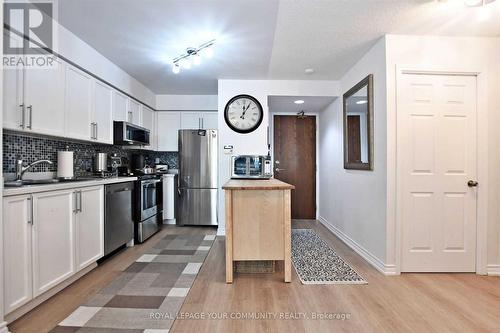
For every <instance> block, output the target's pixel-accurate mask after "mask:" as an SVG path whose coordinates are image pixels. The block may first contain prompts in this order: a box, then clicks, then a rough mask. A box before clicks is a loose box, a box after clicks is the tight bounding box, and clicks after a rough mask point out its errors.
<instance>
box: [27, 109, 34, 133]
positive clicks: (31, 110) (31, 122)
mask: <svg viewBox="0 0 500 333" xmlns="http://www.w3.org/2000/svg"><path fill="white" fill-rule="evenodd" d="M28 111H29V112H30V114H29V120H30V124H29V125H26V128H28V129H32V127H33V126H32V125H33V105H29V106H28Z"/></svg>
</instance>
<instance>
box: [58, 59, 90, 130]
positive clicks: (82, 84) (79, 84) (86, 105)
mask: <svg viewBox="0 0 500 333" xmlns="http://www.w3.org/2000/svg"><path fill="white" fill-rule="evenodd" d="M92 80H93V79H92V77H91V76H90V75H88V74H86V73H84V72H82V71H81V70H79V69H77V68H75V67H73V66H70V65H67V66H66V89H65V95H66V97H65V103H64V106H65V109H66V136H67V137H69V138H73V139H81V140H89V139H93V138H94V130H95V126H94V124H93V122H92V109H93V106H92V84H93V82H92Z"/></svg>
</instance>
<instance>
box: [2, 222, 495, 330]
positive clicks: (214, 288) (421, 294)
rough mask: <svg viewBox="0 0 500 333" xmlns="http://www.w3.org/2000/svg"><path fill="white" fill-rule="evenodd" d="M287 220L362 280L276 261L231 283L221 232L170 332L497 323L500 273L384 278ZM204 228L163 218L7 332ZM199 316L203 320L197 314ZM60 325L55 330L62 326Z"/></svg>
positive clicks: (42, 318) (47, 325)
mask: <svg viewBox="0 0 500 333" xmlns="http://www.w3.org/2000/svg"><path fill="white" fill-rule="evenodd" d="M293 228H294V229H307V228H311V229H313V230H315V231H316V232H317V233H318V235H320V236H321V238H323V239H324V240H326V241H327V243H328V244H329V245H330V246H331V247H333V248H334V249H335V251H336V252H337V253H338V254H339V255H340V256H341V257H342V258H343V259H344V260H345V261H347V262H348V263H349V264H350V265H351V266H353V267H354V268H355V270H356V271H357V272H359V273H360V274H361V275H362V276H363V277H364V278H365V279H366V280H367V282H368V284H366V285H339V284H330V285H303V284H301V283H300V281H299V279H298V277H297V275H296V272H295V270H294V269H292V281H291V283H290V284H285V283H283V282H282V272H281V270H282V267H281V266H277V271H276V273H274V274H237V275H236V276H237V278H236V279H235V280H234V282H233V284H231V285H228V284H226V283H225V269H224V267H225V266H224V265H225V261H224V237H217V238H216V240H215V243H214V244H213V246H212V248H211V250H210V252H209V254H208V256H207V258H206V260H205V262H204V263H203V266H202V267H201V269H200V272H199V274H198V276H197V278H196V280H195V281H194V284H193V286H192V287H191V289H190V291H189V293H188V295H187V297H186V299H185V301H184V304H183V305H182V307H181V309H180V311H179V313H178V319H177V320H175V322H174V324H173V326H172V327H171V329H170V332H195V331H196V332H241V331H245V332H284V331H287V332H314V331H316V332H326V331H332V330H335V331H342V332H347V331H349V332H352V331H357V332H382V331H383V332H402V331H420V332H422V331H428V332H457V331H460V332H477V331H486V332H488V331H490V332H493V331H495V330H496V329H498V326H497V325H498V322H497V320H496V318H497V315H498V313H499V312H500V303H499V302H498V299H499V297H500V279H497V278H493V279H492V278H488V277H483V276H479V275H475V274H403V275H401V276H397V277H391V278H387V277H385V276H383V275H381V274H380V273H379V272H378V271H376V270H375V269H374V268H373V267H372V266H370V265H369V264H368V263H367V262H366V261H364V260H363V259H362V258H361V257H360V256H359V255H357V254H356V253H355V252H354V251H353V250H351V249H350V248H349V247H347V246H346V245H345V244H344V243H343V242H342V241H340V240H339V239H338V238H336V237H335V236H334V235H333V234H332V233H331V232H330V231H329V230H327V229H326V228H325V227H324V226H323V225H322V224H321V223H319V222H317V221H312V220H294V221H293ZM204 233H206V234H209V233H212V234H214V233H215V230H213V229H211V228H209V227H202V228H200V227H176V226H166V227H165V228H163V229H162V230H161V231H160V232H159V233H158V234H156V235H154V236H153V237H152V238H151V241H149V242H147V243H144V244H141V245H137V246H135V247H132V248H127V249H126V250H124V251H122V252H121V253H119V254H118V255H117V256H116V257H115V259H114V260H109V261H107V262H105V263H104V264H102V265H101V266H99V267H98V268H96V269H95V270H93V271H92V272H90V273H89V274H87V275H86V276H84V277H83V278H81V279H80V280H78V281H77V282H75V283H74V284H73V285H71V286H69V287H68V288H66V289H64V290H63V291H61V292H60V293H58V294H57V295H56V296H54V297H53V298H51V299H50V300H48V301H47V302H45V303H43V304H42V305H40V306H39V307H38V308H37V309H35V310H34V311H32V312H30V313H28V314H27V315H26V316H24V317H22V318H20V319H19V320H17V321H15V322H13V323H12V324H11V325H10V329H11V332H13V333H16V332H23V333H24V332H26V333H29V332H46V331H50V330H51V329H53V328H54V327H55V326H56V325H57V324H58V323H59V322H60V321H61V320H63V319H64V318H66V317H67V316H68V315H69V314H71V313H72V312H73V311H74V310H75V309H76V308H78V306H80V305H81V304H83V303H85V302H87V301H88V300H89V299H91V298H92V297H93V296H94V295H95V294H96V293H97V292H98V291H99V290H100V289H101V288H103V287H105V286H106V285H107V284H109V283H110V282H112V281H113V279H115V278H116V277H117V276H118V275H119V274H120V273H121V272H122V271H124V270H125V269H126V268H127V267H129V266H130V265H131V264H133V263H134V261H135V260H137V258H139V257H141V256H142V255H143V254H144V253H145V252H147V251H149V250H150V249H151V248H152V247H153V246H154V245H155V244H156V243H157V242H158V241H160V240H161V239H162V238H164V237H165V236H166V235H169V234H186V235H197V234H204ZM152 311H153V312H154V310H152ZM203 316H204V317H205V320H200V318H201V317H203ZM252 316H253V318H254V319H252ZM155 318H157V317H155ZM245 318H246V319H245ZM151 320H158V319H151ZM59 329H60V330H59V331H57V332H66V330H63V329H62V328H59Z"/></svg>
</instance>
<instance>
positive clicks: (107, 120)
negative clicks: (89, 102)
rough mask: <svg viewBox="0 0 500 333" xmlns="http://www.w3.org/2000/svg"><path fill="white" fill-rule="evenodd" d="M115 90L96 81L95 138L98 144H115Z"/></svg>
mask: <svg viewBox="0 0 500 333" xmlns="http://www.w3.org/2000/svg"><path fill="white" fill-rule="evenodd" d="M112 106H113V89H111V88H110V87H109V86H107V85H105V84H104V83H102V82H100V81H97V80H94V111H93V117H92V118H93V122H95V123H96V125H95V133H94V135H95V138H96V140H97V141H98V142H101V143H109V144H113V108H112Z"/></svg>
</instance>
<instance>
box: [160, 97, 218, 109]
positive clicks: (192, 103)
mask: <svg viewBox="0 0 500 333" xmlns="http://www.w3.org/2000/svg"><path fill="white" fill-rule="evenodd" d="M156 109H157V110H165V111H216V110H217V95H156Z"/></svg>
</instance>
